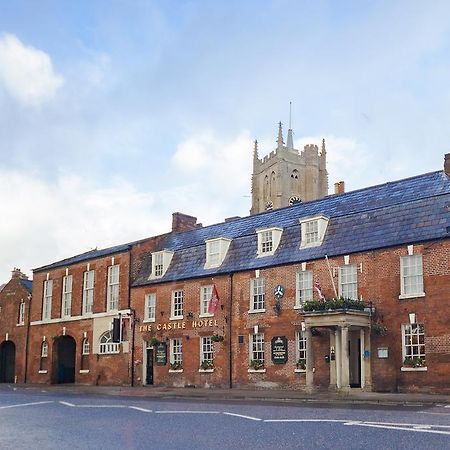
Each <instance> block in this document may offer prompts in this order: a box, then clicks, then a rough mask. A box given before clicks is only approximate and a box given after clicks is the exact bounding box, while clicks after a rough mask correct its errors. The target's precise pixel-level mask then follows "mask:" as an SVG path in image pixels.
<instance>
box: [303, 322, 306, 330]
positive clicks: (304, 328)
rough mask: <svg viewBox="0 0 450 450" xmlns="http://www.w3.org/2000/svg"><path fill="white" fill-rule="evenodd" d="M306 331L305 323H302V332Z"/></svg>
mask: <svg viewBox="0 0 450 450" xmlns="http://www.w3.org/2000/svg"><path fill="white" fill-rule="evenodd" d="M305 330H306V326H305V322H302V331H305Z"/></svg>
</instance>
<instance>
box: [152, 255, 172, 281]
mask: <svg viewBox="0 0 450 450" xmlns="http://www.w3.org/2000/svg"><path fill="white" fill-rule="evenodd" d="M172 257H173V252H172V251H170V250H162V251H160V252H154V253H152V273H151V274H150V277H149V279H150V280H151V279H155V278H161V277H162V276H164V274H165V273H166V271H167V269H168V267H169V265H170V262H171V261H172Z"/></svg>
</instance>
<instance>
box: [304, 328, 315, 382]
mask: <svg viewBox="0 0 450 450" xmlns="http://www.w3.org/2000/svg"><path fill="white" fill-rule="evenodd" d="M305 337H306V389H307V390H312V389H313V386H314V373H313V351H312V334H311V328H310V327H306V328H305Z"/></svg>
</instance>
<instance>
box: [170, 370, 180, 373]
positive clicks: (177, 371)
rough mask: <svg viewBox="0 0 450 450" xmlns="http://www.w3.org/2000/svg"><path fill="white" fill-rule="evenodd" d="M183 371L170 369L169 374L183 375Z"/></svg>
mask: <svg viewBox="0 0 450 450" xmlns="http://www.w3.org/2000/svg"><path fill="white" fill-rule="evenodd" d="M182 372H183V369H176V370H175V369H169V373H182Z"/></svg>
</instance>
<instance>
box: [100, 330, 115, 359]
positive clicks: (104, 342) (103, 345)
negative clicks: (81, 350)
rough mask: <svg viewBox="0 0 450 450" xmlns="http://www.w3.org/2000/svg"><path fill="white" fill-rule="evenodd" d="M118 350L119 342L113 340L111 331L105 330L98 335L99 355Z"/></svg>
mask: <svg viewBox="0 0 450 450" xmlns="http://www.w3.org/2000/svg"><path fill="white" fill-rule="evenodd" d="M119 351H120V344H119V343H118V342H113V340H112V331H107V332H106V333H103V334H102V335H101V336H100V346H99V350H98V352H99V353H100V354H101V355H106V354H110V353H119Z"/></svg>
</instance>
